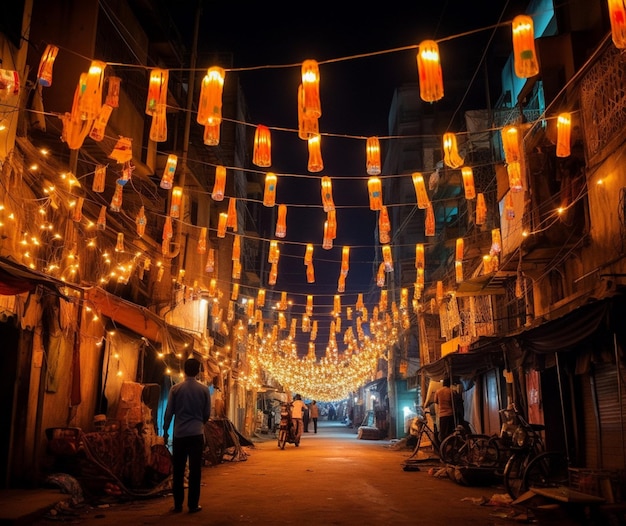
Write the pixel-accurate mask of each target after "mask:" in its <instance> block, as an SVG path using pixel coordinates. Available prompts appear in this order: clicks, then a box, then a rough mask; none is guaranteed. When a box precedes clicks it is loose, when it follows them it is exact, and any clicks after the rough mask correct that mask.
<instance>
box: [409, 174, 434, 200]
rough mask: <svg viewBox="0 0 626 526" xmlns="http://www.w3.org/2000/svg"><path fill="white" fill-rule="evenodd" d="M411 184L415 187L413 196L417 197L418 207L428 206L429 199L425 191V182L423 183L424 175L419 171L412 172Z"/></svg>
mask: <svg viewBox="0 0 626 526" xmlns="http://www.w3.org/2000/svg"><path fill="white" fill-rule="evenodd" d="M412 179H413V186H414V188H415V197H416V198H417V207H418V208H428V206H429V204H430V199H429V198H428V194H427V193H426V184H425V183H424V177H423V176H422V174H421V173H419V172H414V173H413V175H412Z"/></svg>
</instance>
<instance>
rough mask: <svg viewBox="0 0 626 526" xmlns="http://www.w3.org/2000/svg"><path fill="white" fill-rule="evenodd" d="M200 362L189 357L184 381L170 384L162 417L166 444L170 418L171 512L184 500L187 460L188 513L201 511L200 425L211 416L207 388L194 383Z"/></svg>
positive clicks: (201, 431)
mask: <svg viewBox="0 0 626 526" xmlns="http://www.w3.org/2000/svg"><path fill="white" fill-rule="evenodd" d="M200 365H201V364H200V362H199V361H198V360H196V359H195V358H189V359H188V360H187V361H186V362H185V365H184V369H185V379H184V380H183V381H182V382H179V383H177V384H176V385H174V386H173V387H172V388H171V389H170V392H169V396H168V399H167V408H166V409H165V416H164V418H163V438H164V440H165V444H166V445H167V443H168V441H169V435H168V432H169V428H170V423H171V421H172V418H174V433H173V440H172V466H173V470H172V471H173V473H172V493H173V496H174V507H173V508H172V511H173V512H174V513H180V512H182V511H183V502H184V500H185V466H186V465H187V461H189V482H188V485H189V490H188V495H187V506H188V507H189V513H196V512H198V511H200V510H201V509H202V507H201V506H200V505H199V504H198V503H199V501H200V484H201V480H202V451H203V449H204V424H205V423H206V422H207V420H208V419H209V416H210V415H211V394H210V392H209V388H208V387H207V386H206V385H204V384H202V383H200V382H199V381H198V380H196V376H198V374H199V373H200Z"/></svg>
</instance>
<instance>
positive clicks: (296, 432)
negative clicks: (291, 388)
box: [291, 394, 306, 447]
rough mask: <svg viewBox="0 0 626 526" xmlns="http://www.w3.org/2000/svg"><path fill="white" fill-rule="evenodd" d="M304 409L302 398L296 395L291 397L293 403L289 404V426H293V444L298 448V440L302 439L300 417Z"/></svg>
mask: <svg viewBox="0 0 626 526" xmlns="http://www.w3.org/2000/svg"><path fill="white" fill-rule="evenodd" d="M305 409H306V404H305V403H304V402H303V401H302V397H301V396H300V395H299V394H297V395H296V396H294V397H293V402H292V404H291V425H292V426H293V439H294V440H293V442H294V444H295V445H296V447H299V446H300V438H302V429H303V427H304V426H303V424H302V417H303V415H304V410H305Z"/></svg>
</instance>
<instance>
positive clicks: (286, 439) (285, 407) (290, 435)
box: [278, 402, 296, 449]
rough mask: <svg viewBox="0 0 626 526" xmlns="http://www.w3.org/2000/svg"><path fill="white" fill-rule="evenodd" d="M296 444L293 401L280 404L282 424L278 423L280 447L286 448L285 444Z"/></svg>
mask: <svg viewBox="0 0 626 526" xmlns="http://www.w3.org/2000/svg"><path fill="white" fill-rule="evenodd" d="M287 443H289V444H295V443H296V438H295V429H294V425H293V421H292V419H291V403H290V402H282V403H281V404H280V424H279V425H278V447H279V448H280V449H285V444H287Z"/></svg>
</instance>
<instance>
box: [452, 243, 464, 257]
mask: <svg viewBox="0 0 626 526" xmlns="http://www.w3.org/2000/svg"><path fill="white" fill-rule="evenodd" d="M463 252H464V244H463V238H462V237H458V238H457V240H456V249H455V255H454V259H456V260H457V261H459V260H462V259H463Z"/></svg>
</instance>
